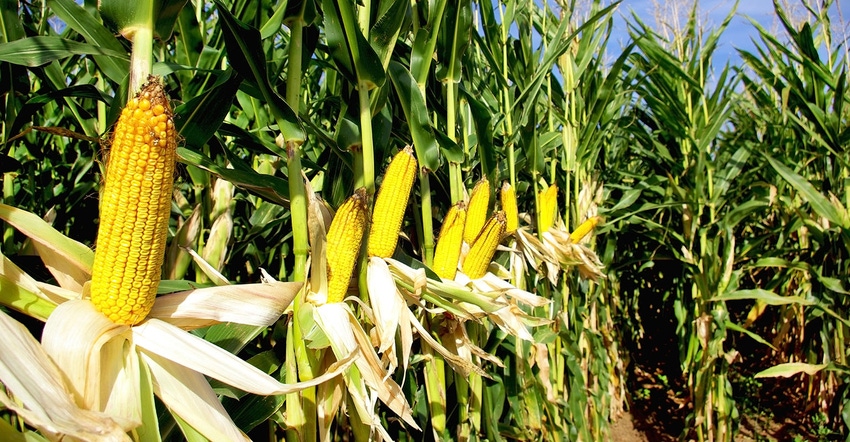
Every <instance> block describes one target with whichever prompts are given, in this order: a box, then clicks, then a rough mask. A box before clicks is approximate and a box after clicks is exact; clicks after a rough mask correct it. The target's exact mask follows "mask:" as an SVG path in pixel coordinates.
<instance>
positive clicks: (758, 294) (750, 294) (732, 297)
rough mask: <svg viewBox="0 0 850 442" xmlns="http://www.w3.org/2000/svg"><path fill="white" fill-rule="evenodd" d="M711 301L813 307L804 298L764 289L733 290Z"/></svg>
mask: <svg viewBox="0 0 850 442" xmlns="http://www.w3.org/2000/svg"><path fill="white" fill-rule="evenodd" d="M712 300H713V301H738V300H759V301H763V302H764V303H765V304H767V305H788V304H800V305H815V302H813V301H809V300H808V299H806V298H801V297H799V296H781V295H777V294H776V293H774V292H771V291H769V290H764V289H750V290H735V291H733V292H731V293H727V294H724V295H721V296H717V297H714V298H713V299H712Z"/></svg>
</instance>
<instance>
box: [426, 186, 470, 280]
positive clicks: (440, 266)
mask: <svg viewBox="0 0 850 442" xmlns="http://www.w3.org/2000/svg"><path fill="white" fill-rule="evenodd" d="M464 224H466V204H464V202H463V201H458V203H457V204H455V205H453V206H452V207H451V208H450V209H449V211H448V213H446V216H445V218H443V225H442V227H440V236H439V237H437V248H436V250H435V251H434V264H433V265H432V266H431V269H432V270H434V273H436V274H437V275H439V276H440V277H441V278H446V279H454V278H455V274H457V263H458V260H459V259H460V251H461V247H462V246H463V229H464Z"/></svg>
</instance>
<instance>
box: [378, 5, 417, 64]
mask: <svg viewBox="0 0 850 442" xmlns="http://www.w3.org/2000/svg"><path fill="white" fill-rule="evenodd" d="M409 6H410V2H409V1H406V0H391V1H390V2H381V7H382V8H383V7H386V11H384V13H383V14H381V16H380V17H379V18H378V20H376V21H375V24H374V25H372V29H370V31H369V42H370V43H371V46H372V49H374V50H375V53H376V54H377V55H378V58H379V59H380V60H381V66H383V68H384V69H387V67H388V66H389V63H390V59H391V57H392V54H393V48H395V45H396V41H398V35H399V33H400V32H401V25H402V24H403V23H404V18H405V13H406V10H407V8H408V7H409Z"/></svg>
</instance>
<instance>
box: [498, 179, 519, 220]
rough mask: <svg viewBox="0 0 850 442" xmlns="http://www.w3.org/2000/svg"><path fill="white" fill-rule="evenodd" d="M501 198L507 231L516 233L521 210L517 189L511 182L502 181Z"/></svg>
mask: <svg viewBox="0 0 850 442" xmlns="http://www.w3.org/2000/svg"><path fill="white" fill-rule="evenodd" d="M499 199H500V200H501V203H502V210H504V211H505V221H506V222H507V224H506V226H505V233H514V232H516V229H517V227H519V211H518V210H517V204H516V190H514V187H513V186H511V183H509V182H507V181H505V182H504V183H502V190H501V192H499Z"/></svg>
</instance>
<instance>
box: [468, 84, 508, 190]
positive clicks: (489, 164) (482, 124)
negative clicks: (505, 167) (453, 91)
mask: <svg viewBox="0 0 850 442" xmlns="http://www.w3.org/2000/svg"><path fill="white" fill-rule="evenodd" d="M458 89H459V90H460V92H461V93H462V94H463V96H464V99H466V101H467V103H469V109H470V111H471V112H472V121H473V123H475V132H476V133H477V135H478V137H477V138H478V155H477V156H478V159H479V160H480V161H481V168H482V171H483V173H484V176H486V177H487V179H489V180H490V182H491V183H495V182H498V180H496V147H495V146H494V145H493V125H494V123H493V120H494V117H493V115H492V114H491V113H490V110H489V109H487V106H486V105H485V104H484V103H482V102H481V101H479V100H478V99H476V98H475V96H474V94H473V93H471V92H470V91H467V90H466V89H464V88H463V87H460V88H458Z"/></svg>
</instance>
